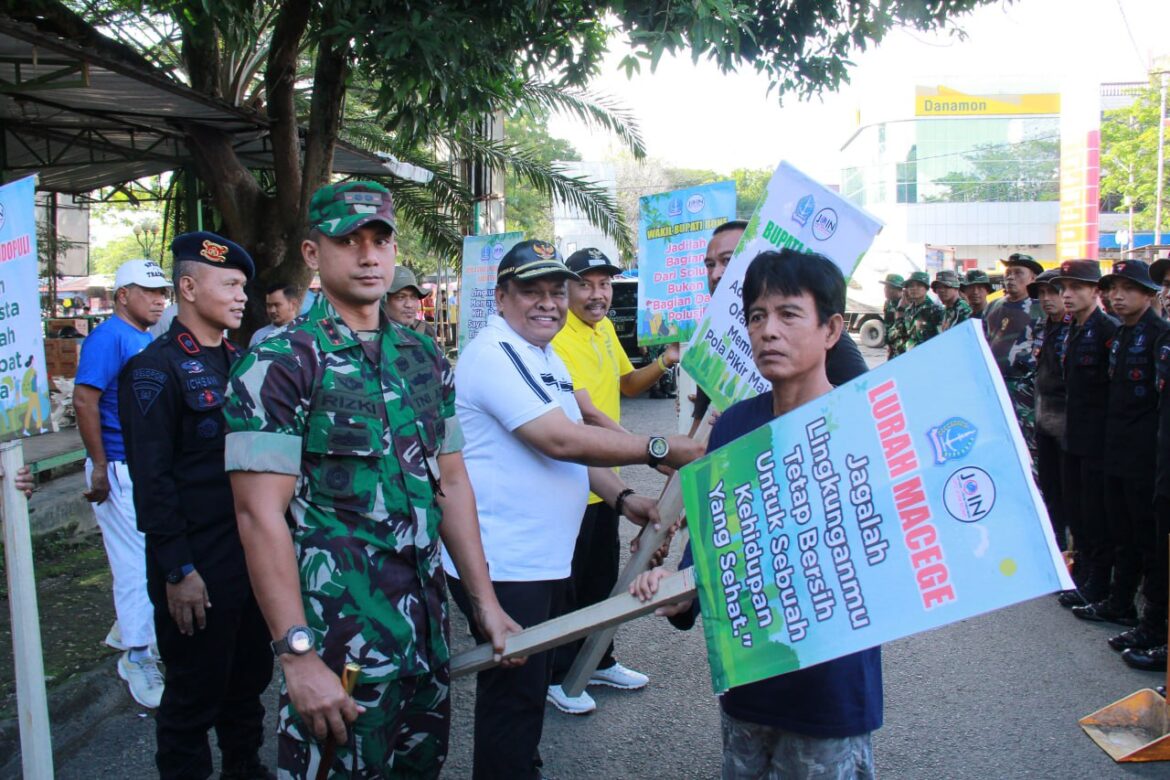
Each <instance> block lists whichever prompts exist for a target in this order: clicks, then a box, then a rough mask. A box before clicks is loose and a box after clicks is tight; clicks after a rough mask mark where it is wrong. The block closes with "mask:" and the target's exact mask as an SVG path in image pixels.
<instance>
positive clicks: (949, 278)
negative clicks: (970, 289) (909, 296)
mask: <svg viewBox="0 0 1170 780" xmlns="http://www.w3.org/2000/svg"><path fill="white" fill-rule="evenodd" d="M936 287H950V288H952V289H956V290H957V289H958V288H959V275H958V274H957V273H955V272H954V271H952V270H950V269H944V270H942V271H939V272H938V273H936V274H935V275H934V281H933V282H931V284H930V289H932V290H933V289H935V288H936Z"/></svg>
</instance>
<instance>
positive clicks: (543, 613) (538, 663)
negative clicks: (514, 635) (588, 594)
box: [447, 577, 569, 780]
mask: <svg viewBox="0 0 1170 780" xmlns="http://www.w3.org/2000/svg"><path fill="white" fill-rule="evenodd" d="M447 582H448V586H449V587H450V589H451V597H452V598H454V599H455V603H456V604H458V605H459V609H460V610H461V611H462V612H463V614H464V615H465V616H467V622H468V623H469V624H470V625H471V627H472V628H471V633H472V635H473V636H474V637H475V641H477V642H486V641H487V638H486V637H485V636H484V635H483V634H481V633H480V632H479V628H478V627H477V626H476V625H475V620H474V619H473V617H472V616H473V615H474V612H473V611H472V609H471V602H470V600H469V599H468V597H467V591H466V590H464V588H463V583H462V582H460V581H459V580H458V579H456V578H454V577H449V578H448V580H447ZM568 582H569V581H568V580H567V579H564V580H542V581H539V582H493V583H492V585H493V586H494V588H495V591H496V598H497V599H499V601H500V606H501V607H503V608H504V611H505V612H507V613H508V615H510V616H511V618H512V619H513V620H515V621H516V622H517V623H519V624H520V625H521V626H523V627H524V628H528V627H529V626H534V625H536V624H538V623H543V622H544V621H546V620H548V619H549V618H550V617H553V616H555V615H556V614H557V608H558V605H559V604H560V603H561V600H562V599H563V598H564V590H565V588H566V587H567V585H568ZM551 661H552V653H551V652H548V651H546V652H543V653H537V654H536V655H531V656H529V657H528V662H527V663H525V664H524V665H523V666H519V667H516V668H514V669H503V668H500V667H496V668H494V669H488V670H487V671H485V672H480V673H479V674H477V675H476V676H475V744H474V746H473V748H472V773H471V776H472V778H474V780H537V779H538V778H539V777H540V753H539V748H540V736H541V733H542V732H543V730H544V702H545V696H546V695H547V693H548V686H549V682H550V680H551V674H552V664H551Z"/></svg>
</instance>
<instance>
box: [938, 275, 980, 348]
mask: <svg viewBox="0 0 1170 780" xmlns="http://www.w3.org/2000/svg"><path fill="white" fill-rule="evenodd" d="M930 289H931V290H933V291H934V294H935V295H937V296H938V299H939V301H941V302H942V305H943V316H942V322H940V323H939V325H938V332H939V333H942V332H944V331H947V330H950V329H951V328H953V327H954V326H956V325H958V324H959V323H960V322H962V321H963V320H966V319H968V318H970V316H971V307H970V306H969V305H967V302H966V301H965V300H963V296H961V295H959V275H958V274H957V273H955V272H954V271H950V270H944V271H939V272H938V273H936V274H935V275H934V282H932V283H931V285H930Z"/></svg>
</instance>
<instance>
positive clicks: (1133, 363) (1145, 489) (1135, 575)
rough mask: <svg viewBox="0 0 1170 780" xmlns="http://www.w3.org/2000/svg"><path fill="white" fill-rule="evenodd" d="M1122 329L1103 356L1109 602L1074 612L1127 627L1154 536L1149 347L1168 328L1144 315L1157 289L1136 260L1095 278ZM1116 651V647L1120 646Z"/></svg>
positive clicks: (1154, 398)
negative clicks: (1106, 363) (1106, 360)
mask: <svg viewBox="0 0 1170 780" xmlns="http://www.w3.org/2000/svg"><path fill="white" fill-rule="evenodd" d="M1099 286H1100V288H1101V291H1102V294H1103V295H1108V296H1109V300H1110V301H1111V302H1112V303H1113V310H1114V312H1116V314H1117V316H1118V317H1120V318H1121V327H1120V328H1118V329H1117V333H1116V334H1115V335H1114V337H1113V344H1112V345H1111V347H1110V350H1109V405H1108V407H1107V408H1106V412H1105V452H1104V455H1105V503H1106V506H1108V507H1109V521H1110V522H1109V530H1110V532H1111V541H1112V545H1113V581H1112V583H1111V584H1110V587H1109V595H1108V597H1107V598H1105V599H1103V600H1101V601H1098V602H1096V603H1093V604H1088V605H1086V606H1083V607H1076V608H1074V609H1073V614H1074V615H1076V616H1077V617H1079V618H1083V619H1085V620H1106V621H1109V622H1112V623H1118V624H1121V625H1129V626H1132V625H1134V624H1136V622H1137V612H1136V610H1135V608H1134V596H1135V595H1136V593H1137V586H1138V583H1139V582H1140V580H1141V577H1142V569H1143V560H1142V559H1143V555H1144V554H1148V552H1149V548H1150V545H1151V542H1152V540H1153V534H1154V509H1153V500H1154V458H1155V453H1156V452H1157V437H1158V394H1157V389H1156V387H1155V373H1156V372H1155V368H1154V346H1155V344H1156V343H1157V341H1158V339H1159V338H1160V337H1161V335H1162V334H1163V333H1164V332H1165V331H1166V330H1167V328H1170V325H1167V324H1166V322H1165V320H1163V319H1162V318H1161V317H1159V316H1158V315H1157V314H1155V313H1154V311H1153V310H1152V309H1151V308H1150V306H1151V304H1152V303H1153V302H1154V295H1155V294H1156V293H1157V292H1158V285H1156V284H1154V282H1153V281H1152V280H1151V279H1150V268H1149V266H1148V265H1146V263H1145V262H1143V261H1141V260H1122V261H1120V262H1117V263H1114V264H1113V272H1112V273H1110V274H1107V275H1106V276H1103V277H1101V282H1100V285H1099ZM1134 640H1135V637H1134V634H1133V632H1126V633H1124V634H1121V635H1120V636H1117V637H1113V639H1112V640H1111V641H1110V645H1112V646H1113V647H1114V648H1115V649H1118V650H1120V649H1124V648H1125V647H1126V646H1127V645H1128V643H1130V642H1132V641H1134ZM1118 645H1120V647H1119V646H1118Z"/></svg>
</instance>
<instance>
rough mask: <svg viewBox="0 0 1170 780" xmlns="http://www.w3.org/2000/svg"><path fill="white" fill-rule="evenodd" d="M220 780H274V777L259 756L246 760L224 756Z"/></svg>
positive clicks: (253, 755)
mask: <svg viewBox="0 0 1170 780" xmlns="http://www.w3.org/2000/svg"><path fill="white" fill-rule="evenodd" d="M219 778H220V780H276V775H275V774H273V773H272V771H271V770H270V769H269V768H268V767H266V766H264V764H263V763H261V761H260V756H258V755H256V754H252V755H250V756H248V757H247V758H241V757H239V756H230V757H229V756H224V757H223V771H222V772H221V773H220V775H219Z"/></svg>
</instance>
